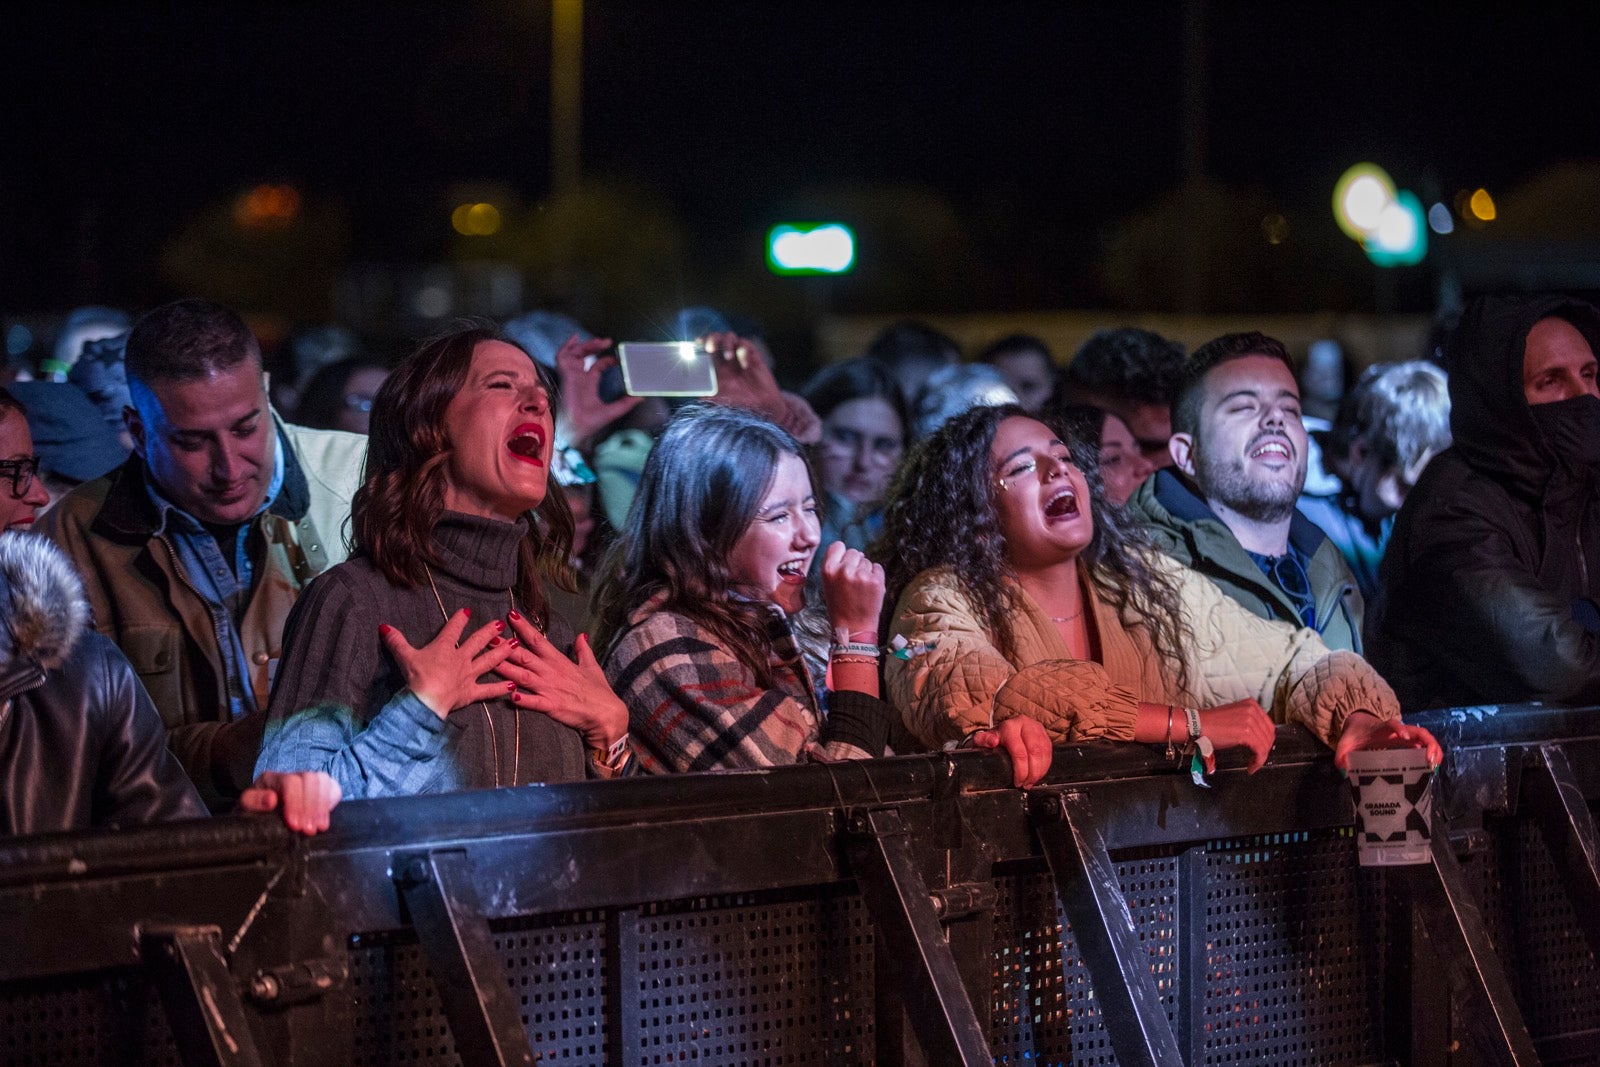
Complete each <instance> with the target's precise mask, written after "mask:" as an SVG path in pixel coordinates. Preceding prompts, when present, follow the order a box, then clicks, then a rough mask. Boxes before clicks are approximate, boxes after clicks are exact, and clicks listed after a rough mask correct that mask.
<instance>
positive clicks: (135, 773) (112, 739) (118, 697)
mask: <svg viewBox="0 0 1600 1067" xmlns="http://www.w3.org/2000/svg"><path fill="white" fill-rule="evenodd" d="M82 641H83V648H82V649H81V650H80V651H79V652H78V653H76V654H75V655H74V657H73V661H76V662H73V661H69V662H68V663H67V664H65V665H64V666H63V667H62V668H61V670H63V671H77V670H81V671H82V672H83V673H82V675H81V676H80V677H79V678H78V679H77V682H78V684H81V685H82V687H83V691H84V693H85V694H86V697H87V699H86V700H85V701H84V703H85V705H86V711H87V713H88V715H89V716H90V718H91V721H92V722H93V725H94V729H95V732H96V733H97V734H98V735H99V736H100V738H101V745H100V751H99V765H98V769H97V771H96V774H95V786H94V814H93V825H95V826H96V827H104V826H139V825H143V824H145V823H153V822H166V821H169V820H172V819H194V818H200V817H203V816H204V815H205V814H206V809H205V805H203V804H202V803H201V802H200V797H199V795H198V794H196V792H195V790H194V786H193V785H192V784H190V782H189V778H188V776H187V775H185V774H184V773H183V768H182V767H181V766H180V765H179V763H178V760H177V757H175V756H174V755H173V754H172V753H171V752H170V751H169V750H168V749H167V735H166V729H165V727H164V726H163V725H162V722H161V715H160V713H159V712H157V711H156V708H155V705H154V704H152V703H151V702H150V697H149V695H148V694H147V693H146V692H145V691H144V686H142V685H140V684H139V679H138V677H137V676H136V675H135V674H134V673H133V668H132V666H131V665H129V663H128V660H127V657H125V656H123V655H122V654H121V653H120V652H118V651H117V649H116V646H115V645H113V644H112V643H111V642H110V641H109V640H107V639H106V638H104V637H102V636H100V635H99V634H95V633H89V634H85V635H84V636H83V638H82Z"/></svg>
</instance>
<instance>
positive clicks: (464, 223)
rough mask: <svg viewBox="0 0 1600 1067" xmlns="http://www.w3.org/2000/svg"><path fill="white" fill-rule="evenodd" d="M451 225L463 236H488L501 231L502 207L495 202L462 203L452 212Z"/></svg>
mask: <svg viewBox="0 0 1600 1067" xmlns="http://www.w3.org/2000/svg"><path fill="white" fill-rule="evenodd" d="M450 225H451V226H452V227H453V228H454V229H455V231H456V232H457V233H459V234H460V235H461V236H463V237H488V236H490V235H492V234H496V233H499V232H500V209H499V208H497V207H495V206H494V205H493V204H484V203H477V204H461V205H460V206H458V207H457V208H456V209H455V210H454V211H452V212H451V213H450Z"/></svg>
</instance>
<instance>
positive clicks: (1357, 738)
mask: <svg viewBox="0 0 1600 1067" xmlns="http://www.w3.org/2000/svg"><path fill="white" fill-rule="evenodd" d="M1093 455H1094V453H1093V450H1092V449H1090V448H1087V447H1085V445H1084V444H1083V443H1082V442H1080V441H1078V440H1077V439H1076V438H1075V437H1074V436H1073V435H1072V434H1071V433H1070V432H1069V431H1067V430H1066V429H1064V428H1062V427H1057V426H1052V425H1047V424H1046V423H1044V422H1041V421H1039V420H1038V419H1036V418H1034V417H1032V416H1029V415H1028V414H1027V413H1026V412H1024V411H1023V410H1022V409H1021V408H1019V407H1015V406H1009V405H1008V406H1005V407H999V408H978V409H974V410H972V411H969V412H967V413H965V414H964V415H961V416H959V417H957V418H955V419H952V420H951V421H950V422H949V423H947V424H946V425H945V426H944V427H943V428H942V429H940V430H939V432H938V433H936V434H935V435H934V436H933V437H931V438H929V439H928V440H927V441H926V442H924V443H923V445H922V446H920V447H919V448H918V449H917V450H916V452H914V453H913V455H912V456H911V458H910V459H909V461H908V462H907V465H906V467H905V468H904V470H903V471H902V472H901V476H900V478H899V479H898V480H897V482H896V485H895V488H894V490H893V492H892V493H891V500H890V504H889V508H888V513H887V521H886V529H885V533H884V538H883V541H882V542H880V544H881V545H883V546H886V547H887V548H890V549H892V551H886V552H885V553H884V555H883V558H886V559H888V560H889V561H890V562H889V565H888V570H887V583H888V587H889V594H890V595H891V596H892V597H894V598H895V608H894V614H893V623H892V631H893V632H894V633H896V634H898V635H900V636H902V637H903V638H905V639H906V640H907V641H908V642H909V646H910V648H911V649H912V650H914V652H916V653H917V654H913V655H911V656H910V658H908V659H904V660H902V659H891V660H889V661H888V663H887V666H886V668H885V678H886V681H887V685H888V690H889V696H890V699H891V700H892V701H893V703H894V704H895V705H896V706H897V707H898V708H899V710H900V711H901V714H902V715H903V716H904V718H905V720H906V723H907V725H908V727H910V729H911V731H912V732H913V733H914V734H916V735H918V737H919V738H920V739H921V740H922V741H923V742H925V743H930V744H932V743H937V742H940V741H942V740H944V739H946V738H949V737H958V736H961V735H962V734H965V733H967V732H968V731H971V730H973V729H976V728H981V727H988V726H992V725H994V724H995V723H997V722H1002V721H1004V720H1007V719H1009V718H1012V717H1016V716H1026V717H1030V718H1034V719H1037V720H1038V721H1040V722H1042V723H1043V724H1044V725H1045V727H1046V729H1047V730H1048V731H1049V732H1050V735H1051V736H1052V737H1053V738H1054V739H1055V740H1057V741H1070V742H1078V741H1092V740H1111V741H1141V742H1147V743H1161V742H1162V741H1167V742H1168V743H1169V745H1170V743H1171V742H1173V741H1184V740H1186V739H1193V740H1195V741H1196V742H1197V743H1198V742H1199V739H1200V738H1202V737H1203V738H1205V739H1206V741H1207V742H1209V745H1208V744H1205V743H1200V744H1199V749H1200V751H1201V752H1202V753H1205V752H1206V751H1207V749H1208V748H1212V749H1226V748H1245V749H1248V750H1249V751H1250V755H1251V760H1250V769H1251V770H1252V771H1254V770H1256V769H1257V768H1259V767H1260V766H1261V765H1262V764H1263V763H1265V762H1266V759H1267V754H1268V752H1269V751H1270V749H1271V747H1272V740H1273V734H1274V731H1273V722H1274V721H1278V722H1284V721H1299V722H1302V723H1304V724H1305V725H1306V726H1307V727H1309V728H1310V729H1311V731H1312V732H1313V733H1315V734H1316V735H1317V736H1318V737H1320V738H1321V739H1322V740H1323V741H1324V742H1326V743H1327V744H1328V745H1330V746H1331V747H1333V748H1334V749H1335V756H1336V762H1338V763H1339V764H1340V765H1341V766H1343V765H1344V762H1345V760H1346V757H1347V755H1348V753H1349V752H1350V751H1352V750H1354V749H1356V748H1365V747H1387V746H1413V747H1423V748H1426V749H1427V750H1428V753H1429V756H1430V758H1431V759H1432V760H1433V761H1434V762H1437V761H1438V760H1439V759H1440V752H1439V748H1438V744H1437V742H1435V741H1434V739H1433V737H1432V736H1431V735H1430V734H1428V732H1427V731H1426V730H1423V729H1421V728H1419V727H1412V726H1406V725H1404V724H1403V723H1401V722H1400V720H1399V708H1398V705H1397V704H1396V702H1395V698H1394V694H1393V692H1392V691H1391V690H1390V689H1389V686H1388V685H1387V684H1386V683H1385V682H1384V681H1383V679H1382V678H1380V677H1379V676H1378V674H1377V673H1376V672H1375V671H1373V670H1372V668H1371V667H1370V666H1368V665H1367V663H1366V662H1365V661H1364V660H1362V659H1361V658H1360V657H1358V656H1355V655H1354V654H1352V653H1349V652H1331V651H1329V650H1328V648H1327V647H1326V646H1324V645H1323V644H1322V642H1321V641H1320V640H1319V639H1318V637H1317V635H1316V634H1315V633H1314V632H1312V631H1310V630H1306V629H1295V628H1293V627H1291V626H1289V625H1288V624H1286V623H1280V622H1267V621H1265V620H1261V619H1257V618H1255V617H1254V616H1252V615H1250V614H1249V613H1248V612H1246V611H1245V610H1244V609H1242V608H1241V607H1239V606H1238V605H1237V604H1236V603H1234V602H1233V601H1232V600H1230V599H1229V598H1228V597H1226V596H1224V595H1223V594H1222V593H1221V592H1220V591H1219V590H1218V589H1217V588H1216V587H1215V586H1214V585H1213V584H1212V583H1211V582H1210V581H1209V580H1208V579H1206V578H1205V577H1204V576H1202V575H1199V574H1196V573H1194V572H1192V571H1188V570H1185V569H1183V568H1180V567H1179V566H1178V565H1177V564H1175V563H1173V562H1172V561H1170V560H1168V559H1167V558H1166V557H1164V556H1162V555H1160V554H1159V553H1158V552H1156V551H1155V550H1154V548H1153V546H1152V545H1151V544H1150V542H1149V541H1148V540H1147V539H1146V538H1145V537H1144V535H1143V534H1142V533H1140V532H1139V531H1137V530H1132V529H1129V528H1127V527H1125V526H1124V525H1123V520H1122V518H1121V514H1120V512H1119V511H1118V510H1117V509H1113V508H1110V507H1107V506H1106V504H1105V501H1104V497H1103V494H1102V489H1101V484H1100V475H1099V471H1098V469H1097V468H1096V466H1095V463H1094V460H1093ZM1264 708H1270V709H1271V713H1272V714H1271V716H1270V717H1269V716H1268V715H1267V713H1266V712H1265V711H1264V710H1263V709H1264ZM1207 764H1208V766H1209V765H1210V764H1211V759H1210V758H1209V757H1208V758H1207Z"/></svg>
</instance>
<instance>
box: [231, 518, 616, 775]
mask: <svg viewBox="0 0 1600 1067" xmlns="http://www.w3.org/2000/svg"><path fill="white" fill-rule="evenodd" d="M527 532H528V527H527V523H526V521H525V520H524V521H521V522H518V523H515V524H509V523H503V522H495V521H493V520H490V519H480V518H474V517H472V516H467V515H460V514H456V513H453V512H450V513H446V514H445V515H444V517H442V518H441V519H440V520H439V523H438V525H437V526H436V527H435V528H434V547H435V549H436V551H437V553H438V557H439V563H438V564H437V565H435V566H434V567H433V578H434V584H435V585H436V586H437V587H438V592H439V599H438V600H435V599H434V591H433V589H432V588H430V587H429V586H428V585H427V584H424V585H422V586H421V587H420V588H416V589H401V588H397V587H395V586H394V585H392V584H390V582H389V581H388V579H387V578H385V577H384V576H383V575H382V574H381V573H380V572H379V571H378V570H377V568H376V567H374V566H373V565H372V563H371V561H370V560H368V559H366V558H365V557H360V556H358V557H356V558H354V559H351V560H350V561H349V562H347V563H343V564H340V565H339V566H337V567H334V568H333V569H332V570H329V571H327V572H326V573H325V574H323V575H322V576H320V577H319V578H317V579H316V580H315V581H313V582H312V583H311V585H310V586H309V587H308V588H307V589H306V591H305V592H304V593H302V594H301V596H300V598H299V600H298V601H297V602H296V604H295V607H294V611H293V612H292V613H291V614H290V616H289V620H288V623H287V625H286V627H285V630H284V643H283V647H284V653H283V662H282V665H281V666H280V668H279V670H278V676H277V679H276V681H275V682H274V684H273V688H272V702H271V706H270V711H269V715H268V721H267V727H266V737H265V739H264V740H263V742H262V747H261V757H260V759H259V761H258V762H257V763H256V773H257V774H259V773H260V772H262V771H266V770H274V771H307V770H320V771H327V772H328V773H329V774H331V775H333V777H334V778H335V779H337V780H338V782H339V786H340V788H342V789H343V790H344V795H345V797H346V798H374V797H386V796H407V795H411V794H415V793H444V792H452V791H455V790H461V789H489V788H493V787H495V786H496V785H501V786H509V785H523V784H527V783H529V782H566V781H577V780H580V779H582V778H583V777H584V776H585V773H586V768H587V765H588V759H587V757H586V753H585V750H584V744H583V738H582V737H581V736H580V735H579V734H578V733H577V732H576V731H575V730H572V729H571V728H569V727H566V726H563V725H561V724H560V723H558V722H556V721H555V720H553V719H551V718H549V717H548V716H546V715H543V714H540V713H539V712H536V711H529V710H526V709H518V708H516V707H514V706H513V705H512V704H511V702H510V701H509V700H506V699H500V700H495V701H490V702H489V703H488V704H487V706H485V705H481V704H477V703H474V704H469V705H467V706H466V707H464V708H460V709H458V710H456V711H454V712H452V713H451V714H450V716H449V717H448V718H446V719H440V718H439V717H438V716H437V715H435V714H434V713H433V712H432V711H430V710H428V708H427V707H426V706H425V705H423V703H422V702H421V701H420V700H418V699H417V698H416V697H415V696H414V695H413V694H412V693H411V692H410V690H408V689H406V688H405V680H404V678H403V677H402V676H401V674H400V670H399V667H398V666H397V665H396V664H395V662H394V660H393V658H392V657H391V656H390V655H389V654H388V651H387V650H386V649H385V648H384V647H383V642H382V639H381V638H380V637H379V636H378V627H379V625H380V624H383V623H387V624H389V625H390V626H393V627H395V628H396V629H398V630H399V631H400V632H401V633H402V634H404V635H405V639H406V640H407V641H409V642H410V643H411V645H412V646H413V647H417V648H420V647H421V646H423V645H425V644H427V643H428V642H429V641H432V640H433V639H434V638H435V637H436V636H438V633H439V631H440V629H441V628H443V626H444V622H445V615H448V614H453V613H454V612H456V611H457V610H459V609H460V608H463V607H465V608H468V609H470V610H471V612H472V617H471V619H470V621H469V622H468V624H467V625H468V631H467V632H469V633H470V632H472V631H473V630H475V629H476V628H477V627H479V626H485V625H488V624H489V623H490V622H492V621H494V620H495V619H500V620H502V621H504V620H505V619H506V616H507V614H508V613H509V612H510V610H511V608H512V595H511V588H512V586H513V584H514V583H515V579H516V574H517V563H518V558H517V545H518V543H519V542H520V541H521V540H522V538H523V537H526V536H527ZM440 601H442V602H443V609H444V611H443V614H441V611H440ZM517 609H518V610H519V611H521V612H522V613H523V614H525V615H526V614H528V613H529V609H530V606H529V605H524V604H518V605H517ZM509 626H510V624H509V622H508V623H507V627H508V628H509ZM550 630H551V632H550V635H549V636H550V639H551V641H552V642H553V643H554V644H555V645H556V646H557V647H558V648H561V649H563V650H568V649H570V646H571V643H572V634H571V632H570V630H569V629H568V628H567V626H566V624H565V623H564V622H562V621H561V620H560V619H559V618H558V617H555V616H552V618H551V627H550ZM491 723H492V728H491ZM519 737H520V745H519V743H518V738H519ZM497 757H498V759H497Z"/></svg>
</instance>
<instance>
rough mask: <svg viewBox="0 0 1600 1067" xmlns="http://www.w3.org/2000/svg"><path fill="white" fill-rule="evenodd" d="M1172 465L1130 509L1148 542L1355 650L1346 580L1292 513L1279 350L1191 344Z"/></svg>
mask: <svg viewBox="0 0 1600 1067" xmlns="http://www.w3.org/2000/svg"><path fill="white" fill-rule="evenodd" d="M1172 428H1173V434H1172V438H1171V440H1170V441H1169V442H1168V447H1169V449H1170V451H1171V453H1172V460H1173V465H1172V466H1171V467H1169V468H1165V469H1163V470H1159V471H1157V472H1156V474H1155V476H1154V477H1152V478H1150V479H1148V480H1146V481H1145V483H1144V484H1143V485H1141V486H1140V487H1139V489H1138V491H1137V492H1135V493H1134V495H1133V499H1132V500H1130V501H1129V504H1128V507H1129V510H1130V513H1131V515H1132V517H1133V518H1134V519H1135V521H1140V522H1144V523H1146V524H1147V525H1148V526H1149V527H1150V530H1151V532H1152V534H1153V535H1154V536H1155V540H1156V543H1157V545H1159V546H1160V548H1161V550H1162V551H1164V552H1166V553H1167V554H1168V555H1170V556H1171V557H1172V558H1174V559H1176V560H1177V561H1178V562H1179V563H1181V564H1183V565H1184V566H1185V567H1189V568H1191V569H1193V570H1195V571H1198V572H1199V573H1200V574H1203V575H1205V576H1206V577H1207V578H1209V579H1211V581H1213V582H1215V583H1216V585H1217V587H1218V588H1220V589H1221V590H1222V591H1223V592H1224V593H1226V594H1227V595H1228V596H1230V597H1232V598H1233V599H1234V600H1237V601H1238V602H1239V603H1240V604H1242V605H1243V606H1244V607H1245V608H1246V609H1248V610H1249V611H1250V612H1251V613H1252V614H1254V615H1257V616H1259V617H1260V618H1263V619H1282V620H1285V621H1287V622H1290V623H1293V624H1294V625H1296V626H1304V627H1306V628H1307V629H1309V630H1313V631H1315V632H1316V633H1317V634H1318V635H1319V636H1321V638H1322V640H1323V642H1324V643H1325V644H1326V645H1327V646H1328V647H1329V648H1337V649H1346V650H1348V651H1351V652H1354V653H1356V654H1358V655H1359V654H1360V653H1361V616H1362V611H1363V610H1364V605H1363V602H1362V599H1361V591H1360V589H1359V588H1358V587H1357V585H1356V580H1355V576H1354V575H1352V574H1351V573H1350V567H1349V565H1348V564H1346V563H1345V561H1344V557H1343V556H1342V555H1340V553H1339V548H1338V546H1337V545H1336V544H1334V543H1333V542H1332V541H1331V540H1329V538H1328V535H1327V534H1325V533H1324V532H1323V531H1322V529H1321V527H1319V526H1317V525H1316V524H1315V523H1313V522H1312V521H1311V520H1310V519H1308V518H1306V517H1305V516H1304V515H1302V514H1301V513H1300V512H1299V511H1297V510H1296V509H1295V504H1296V502H1297V501H1298V500H1299V498H1300V491H1301V489H1302V488H1303V487H1304V486H1305V481H1306V456H1307V451H1306V449H1307V444H1306V428H1305V424H1304V423H1303V422H1302V421H1301V418H1300V387H1299V385H1298V384H1297V383H1296V381H1295V375H1294V364H1293V363H1292V362H1291V361H1290V359H1289V353H1288V351H1287V350H1286V349H1285V348H1284V347H1283V343H1282V342H1281V341H1278V340H1276V339H1274V338H1271V337H1268V336H1266V335H1265V334H1261V333H1254V332H1251V333H1230V334H1225V335H1223V336H1222V337H1219V338H1217V339H1216V340H1214V341H1211V342H1209V343H1207V344H1204V345H1201V346H1200V347H1199V348H1197V349H1195V351H1194V353H1193V354H1192V355H1191V356H1190V357H1189V361H1188V363H1187V364H1185V366H1184V374H1183V378H1182V379H1181V381H1180V384H1179V386H1178V391H1177V394H1176V397H1175V399H1174V400H1173V402H1172Z"/></svg>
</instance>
